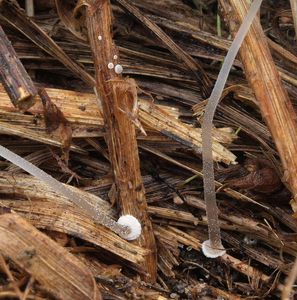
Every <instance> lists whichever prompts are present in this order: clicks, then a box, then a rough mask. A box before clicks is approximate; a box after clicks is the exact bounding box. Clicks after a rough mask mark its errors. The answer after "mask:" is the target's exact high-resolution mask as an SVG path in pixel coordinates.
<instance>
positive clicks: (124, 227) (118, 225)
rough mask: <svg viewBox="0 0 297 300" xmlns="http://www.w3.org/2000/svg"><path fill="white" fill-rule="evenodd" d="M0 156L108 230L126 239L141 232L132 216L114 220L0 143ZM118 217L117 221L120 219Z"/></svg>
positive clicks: (134, 237) (133, 237)
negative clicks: (125, 219)
mask: <svg viewBox="0 0 297 300" xmlns="http://www.w3.org/2000/svg"><path fill="white" fill-rule="evenodd" d="M0 156H2V157H3V158H5V159H7V160H9V161H10V162H12V163H13V164H15V165H17V166H18V167H20V168H22V169H23V170H25V171H26V172H28V173H30V174H31V175H33V176H35V177H36V178H38V179H39V180H41V181H43V182H44V183H46V184H47V185H48V186H49V187H51V188H52V189H53V190H54V191H55V192H56V193H58V194H60V195H62V196H64V197H66V198H67V199H68V200H69V201H71V202H72V203H74V204H75V205H76V206H78V207H79V208H80V209H82V210H83V211H85V212H86V213H87V214H88V215H89V216H90V217H92V219H93V220H94V221H95V222H96V223H99V224H101V225H103V226H105V227H107V228H109V229H110V230H112V231H113V232H114V233H116V234H118V235H119V236H121V237H122V238H124V239H127V240H134V239H137V238H138V237H139V236H140V234H141V225H140V223H139V221H138V220H137V219H136V218H135V217H133V216H128V215H127V216H122V217H121V218H123V217H128V221H126V222H124V223H123V222H116V221H115V220H113V219H111V218H110V217H109V216H107V215H105V214H104V213H102V212H101V211H100V207H99V206H94V205H92V204H91V203H89V202H88V201H87V200H85V199H84V198H83V197H82V196H81V195H79V194H77V193H75V191H73V190H72V189H70V188H68V187H67V186H65V185H64V184H62V183H61V182H59V181H58V180H56V179H55V178H53V177H52V176H50V175H49V174H47V173H46V172H44V171H42V170H41V169H39V168H38V167H36V166H34V165H33V164H31V163H30V162H29V161H27V160H25V159H24V158H22V157H20V156H19V155H17V154H15V153H13V152H12V151H10V150H8V149H7V148H5V147H3V146H1V145H0ZM121 218H120V219H119V221H120V220H121Z"/></svg>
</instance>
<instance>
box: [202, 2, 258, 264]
mask: <svg viewBox="0 0 297 300" xmlns="http://www.w3.org/2000/svg"><path fill="white" fill-rule="evenodd" d="M261 3H262V0H255V1H254V2H253V3H252V4H251V6H250V8H249V11H248V13H247V15H246V16H245V18H244V20H243V22H242V24H241V26H240V28H239V30H238V32H237V34H236V36H235V38H234V40H233V42H232V45H231V47H230V49H229V51H228V53H227V55H226V57H225V60H224V63H223V65H222V68H221V70H220V72H219V75H218V78H217V81H216V83H215V86H214V88H213V90H212V93H211V95H210V97H209V99H208V102H207V105H206V108H205V114H204V118H203V123H202V150H203V151H202V158H203V184H204V199H205V202H206V215H207V219H208V234H209V240H207V241H205V242H204V243H203V244H202V251H203V253H204V254H205V256H207V257H212V258H215V257H219V256H222V255H224V254H225V253H226V251H225V249H224V247H223V245H222V242H221V233H220V225H219V220H218V207H217V203H216V192H215V180H214V167H213V158H212V126H213V117H214V114H215V110H216V107H217V105H218V103H219V102H220V98H221V95H222V92H223V89H224V86H225V83H226V81H227V78H228V75H229V72H230V69H231V67H232V65H233V62H234V60H235V57H236V55H237V53H238V51H239V48H240V46H241V44H242V42H243V40H244V38H245V36H246V34H247V32H248V30H249V28H250V25H251V24H252V21H253V19H254V17H255V16H256V14H257V11H258V10H259V8H260V6H261Z"/></svg>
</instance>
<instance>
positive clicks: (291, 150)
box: [220, 0, 297, 201]
mask: <svg viewBox="0 0 297 300" xmlns="http://www.w3.org/2000/svg"><path fill="white" fill-rule="evenodd" d="M220 4H221V6H222V8H223V12H224V16H225V19H226V21H228V23H229V27H230V31H231V33H232V35H234V34H235V33H236V31H237V30H238V27H239V24H241V23H242V20H243V18H244V16H245V15H246V13H247V4H246V3H245V1H238V0H227V1H222V0H221V1H220ZM240 57H241V61H242V64H243V66H244V70H245V74H246V77H247V80H248V81H249V84H250V85H251V87H252V89H253V91H254V93H255V95H256V98H257V100H258V102H259V105H260V109H261V113H262V116H263V118H264V120H265V121H266V123H267V125H268V127H269V129H270V131H271V134H272V136H273V139H274V142H275V144H276V147H277V149H278V152H279V155H280V158H281V161H282V165H283V171H284V176H283V181H284V183H287V184H288V186H289V188H290V190H291V192H292V194H293V198H294V200H295V201H297V177H296V173H297V158H296V153H297V135H296V132H297V123H296V114H295V112H294V109H293V106H292V104H291V102H290V99H289V97H288V94H287V92H286V90H285V88H284V86H283V84H282V82H281V80H280V77H279V74H278V72H277V69H276V67H275V65H274V62H273V60H272V56H271V53H270V51H269V47H268V44H267V39H266V37H265V35H264V32H263V30H262V27H261V25H260V23H259V21H258V20H255V21H254V22H253V24H252V26H251V28H250V31H249V33H248V34H247V36H246V38H245V40H244V42H243V43H242V46H241V49H240Z"/></svg>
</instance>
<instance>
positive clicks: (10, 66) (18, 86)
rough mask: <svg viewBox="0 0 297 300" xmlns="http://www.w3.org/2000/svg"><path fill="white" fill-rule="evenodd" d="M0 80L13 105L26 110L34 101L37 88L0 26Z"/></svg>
mask: <svg viewBox="0 0 297 300" xmlns="http://www.w3.org/2000/svg"><path fill="white" fill-rule="evenodd" d="M0 80H1V81H2V82H3V84H4V87H5V90H6V92H7V94H8V95H9V97H10V99H11V102H12V103H13V105H14V106H16V107H18V108H19V109H21V110H27V109H28V108H30V107H31V106H32V105H33V104H34V103H35V101H36V95H37V90H36V88H35V86H34V84H33V82H32V80H31V78H30V76H29V75H28V73H27V71H26V70H25V68H24V66H23V64H22V63H21V61H20V60H19V58H18V57H17V54H16V52H15V50H14V49H13V47H12V45H11V43H10V41H9V40H8V38H7V36H6V34H5V32H4V31H3V29H2V27H1V26H0Z"/></svg>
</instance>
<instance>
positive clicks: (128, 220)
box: [117, 215, 141, 241]
mask: <svg viewBox="0 0 297 300" xmlns="http://www.w3.org/2000/svg"><path fill="white" fill-rule="evenodd" d="M117 223H118V224H120V225H123V226H127V227H129V228H130V232H129V233H128V234H127V235H121V237H122V238H123V239H125V240H128V241H132V240H136V239H137V238H138V237H139V236H140V235H141V224H140V222H139V221H138V220H137V219H136V218H135V217H133V216H131V215H124V216H121V217H120V218H119V219H118V222H117Z"/></svg>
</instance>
